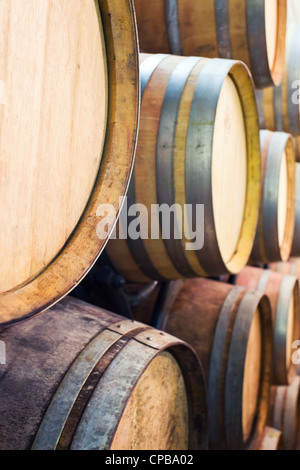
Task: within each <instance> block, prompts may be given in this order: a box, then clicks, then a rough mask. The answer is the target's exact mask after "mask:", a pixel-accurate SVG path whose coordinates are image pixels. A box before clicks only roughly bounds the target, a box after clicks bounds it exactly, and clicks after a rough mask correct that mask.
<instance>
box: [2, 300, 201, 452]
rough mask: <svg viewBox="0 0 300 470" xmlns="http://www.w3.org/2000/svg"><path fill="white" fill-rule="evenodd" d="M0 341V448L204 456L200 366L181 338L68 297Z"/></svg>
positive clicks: (21, 324)
mask: <svg viewBox="0 0 300 470" xmlns="http://www.w3.org/2000/svg"><path fill="white" fill-rule="evenodd" d="M0 341H2V342H4V343H5V345H6V351H7V357H6V364H5V365H1V366H0V413H1V422H0V449H2V450H28V449H35V450H54V449H57V450H100V449H106V450H108V449H111V450H147V449H148V450H157V449H160V450H184V449H186V450H187V449H206V448H207V405H206V392H205V383H204V376H203V373H202V368H201V366H200V363H199V360H198V357H197V356H196V354H195V352H194V351H193V350H192V349H191V347H190V346H188V345H187V344H185V343H183V342H182V341H180V340H178V339H177V338H174V337H170V336H169V335H167V334H165V333H163V332H160V331H157V330H154V329H153V328H149V327H148V326H146V325H144V324H141V323H138V322H134V321H131V320H126V319H124V318H122V317H119V316H117V315H114V314H112V313H110V312H107V311H104V310H101V309H98V308H96V307H93V306H91V305H89V304H86V303H83V302H81V301H79V300H76V299H72V298H71V297H69V298H66V299H65V300H63V301H62V302H60V303H59V304H57V306H55V307H53V308H52V309H50V310H48V311H47V312H45V313H44V314H42V315H40V316H38V317H37V318H34V319H30V320H28V321H27V322H22V323H19V324H18V325H15V326H14V327H11V328H8V329H5V330H3V331H2V332H1V333H0Z"/></svg>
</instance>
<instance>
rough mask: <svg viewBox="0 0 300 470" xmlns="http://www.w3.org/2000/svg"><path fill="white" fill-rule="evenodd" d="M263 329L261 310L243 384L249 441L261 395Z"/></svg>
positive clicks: (253, 327)
mask: <svg viewBox="0 0 300 470" xmlns="http://www.w3.org/2000/svg"><path fill="white" fill-rule="evenodd" d="M262 351H263V347H262V329H261V321H260V312H259V310H257V311H256V313H255V315H254V317H253V321H252V325H251V328H250V334H249V340H248V346H247V353H246V359H245V369H244V385H243V415H242V416H243V434H244V440H245V442H247V440H248V439H249V437H250V435H251V432H252V430H253V423H254V421H255V419H256V416H257V406H258V399H259V395H260V392H261V391H260V382H261V365H262Z"/></svg>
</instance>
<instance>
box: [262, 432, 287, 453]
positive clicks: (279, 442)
mask: <svg viewBox="0 0 300 470" xmlns="http://www.w3.org/2000/svg"><path fill="white" fill-rule="evenodd" d="M258 450H265V451H274V450H277V451H278V450H284V446H283V437H282V431H279V430H278V429H274V428H270V427H268V426H266V428H265V430H264V435H263V438H262V441H261V444H260V447H259V449H258Z"/></svg>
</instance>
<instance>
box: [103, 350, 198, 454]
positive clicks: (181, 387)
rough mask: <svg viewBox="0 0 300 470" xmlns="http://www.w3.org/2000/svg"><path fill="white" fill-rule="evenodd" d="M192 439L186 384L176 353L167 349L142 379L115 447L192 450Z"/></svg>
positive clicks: (120, 429)
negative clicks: (190, 445) (190, 444)
mask: <svg viewBox="0 0 300 470" xmlns="http://www.w3.org/2000/svg"><path fill="white" fill-rule="evenodd" d="M157 417H159V419H157ZM188 441H189V425H188V398H187V391H186V386H185V383H184V379H183V376H182V371H181V369H180V367H179V365H178V363H177V361H176V360H175V359H174V356H172V355H171V354H170V353H168V352H165V353H162V354H160V355H159V356H157V357H156V359H154V361H153V362H152V363H151V364H150V366H149V367H148V368H147V370H146V371H145V372H144V374H143V375H142V377H141V378H140V380H139V382H138V384H137V386H136V388H135V389H134V391H133V393H132V396H131V397H130V399H129V402H128V404H127V406H126V408H125V410H124V413H123V416H122V419H121V421H120V424H119V426H118V429H117V431H116V434H115V437H114V440H113V442H112V445H111V450H164V449H172V450H188Z"/></svg>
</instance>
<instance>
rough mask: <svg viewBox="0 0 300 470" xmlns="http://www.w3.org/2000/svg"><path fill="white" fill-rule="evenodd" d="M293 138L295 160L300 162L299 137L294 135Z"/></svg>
mask: <svg viewBox="0 0 300 470" xmlns="http://www.w3.org/2000/svg"><path fill="white" fill-rule="evenodd" d="M293 139H294V145H295V152H296V161H297V162H298V163H300V137H294V138H293Z"/></svg>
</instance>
